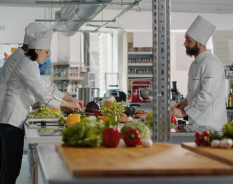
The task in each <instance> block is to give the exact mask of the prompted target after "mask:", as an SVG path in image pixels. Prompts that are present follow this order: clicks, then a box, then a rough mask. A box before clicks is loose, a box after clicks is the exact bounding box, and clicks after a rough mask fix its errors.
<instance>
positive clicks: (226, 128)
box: [222, 122, 233, 139]
mask: <svg viewBox="0 0 233 184" xmlns="http://www.w3.org/2000/svg"><path fill="white" fill-rule="evenodd" d="M222 131H223V137H225V138H231V139H233V122H231V123H226V124H224V125H223V128H222Z"/></svg>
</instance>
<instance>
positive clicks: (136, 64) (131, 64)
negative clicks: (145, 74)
mask: <svg viewBox="0 0 233 184" xmlns="http://www.w3.org/2000/svg"><path fill="white" fill-rule="evenodd" d="M128 66H152V63H128Z"/></svg>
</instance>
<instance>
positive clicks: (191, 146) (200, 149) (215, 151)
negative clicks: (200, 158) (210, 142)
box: [181, 142, 233, 166]
mask: <svg viewBox="0 0 233 184" xmlns="http://www.w3.org/2000/svg"><path fill="white" fill-rule="evenodd" d="M181 146H182V147H183V148H185V149H188V150H190V151H194V152H196V153H199V154H202V155H205V156H207V157H209V158H213V159H215V160H218V161H220V162H224V163H226V164H229V165H231V166H233V148H229V149H223V148H212V147H210V146H197V145H196V143H194V142H183V143H181Z"/></svg>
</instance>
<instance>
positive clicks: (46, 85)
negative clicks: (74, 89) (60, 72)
mask: <svg viewBox="0 0 233 184" xmlns="http://www.w3.org/2000/svg"><path fill="white" fill-rule="evenodd" d="M41 81H42V82H43V85H44V86H45V88H46V89H47V90H48V91H49V92H51V93H55V94H58V96H57V97H58V98H59V99H62V100H64V101H66V102H76V103H78V104H79V105H80V106H83V102H82V101H81V100H78V99H76V98H73V97H71V96H69V95H65V94H64V93H62V92H61V91H59V90H56V89H55V91H54V88H52V87H50V86H49V85H48V84H47V83H45V82H44V81H43V80H42V79H41ZM61 106H62V107H65V106H63V105H61Z"/></svg>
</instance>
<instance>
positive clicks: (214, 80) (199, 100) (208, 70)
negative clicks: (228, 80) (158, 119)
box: [184, 62, 225, 120]
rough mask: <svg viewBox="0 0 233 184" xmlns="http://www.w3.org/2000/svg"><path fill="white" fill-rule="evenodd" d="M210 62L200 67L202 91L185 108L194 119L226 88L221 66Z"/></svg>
mask: <svg viewBox="0 0 233 184" xmlns="http://www.w3.org/2000/svg"><path fill="white" fill-rule="evenodd" d="M209 63H210V62H209ZM209 63H207V64H203V65H202V66H201V68H200V72H201V74H202V76H201V78H200V79H199V80H201V81H200V83H201V91H200V92H199V93H198V94H197V96H196V97H194V99H193V101H192V103H191V104H188V105H187V106H186V107H185V108H184V110H185V113H186V114H187V115H188V116H189V117H191V118H192V119H193V120H195V118H197V117H198V116H199V115H200V114H201V112H202V111H204V110H206V109H207V107H209V106H210V105H211V104H212V103H213V102H214V101H215V100H216V98H217V97H218V96H219V95H220V93H221V90H223V89H225V86H222V84H223V82H222V80H224V79H225V77H224V72H223V71H221V67H219V64H216V63H210V64H209Z"/></svg>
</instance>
